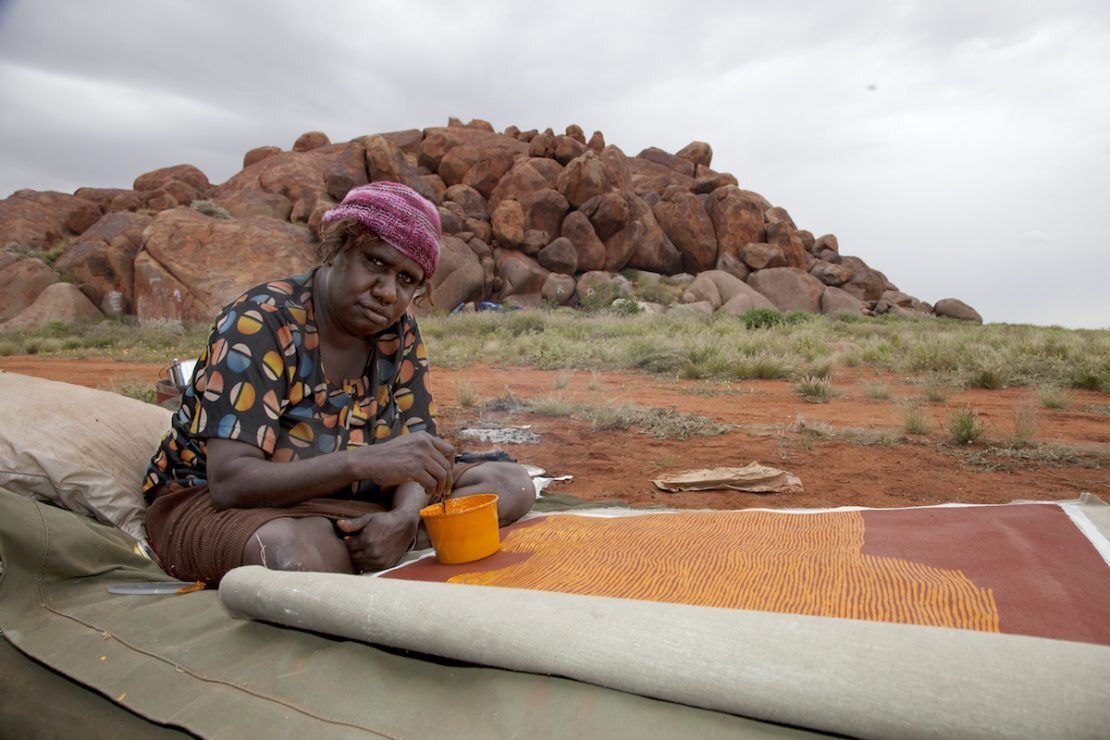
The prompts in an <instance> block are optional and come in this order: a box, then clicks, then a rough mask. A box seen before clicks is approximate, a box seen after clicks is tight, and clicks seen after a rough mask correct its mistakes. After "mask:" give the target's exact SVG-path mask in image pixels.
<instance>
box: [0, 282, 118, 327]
mask: <svg viewBox="0 0 1110 740" xmlns="http://www.w3.org/2000/svg"><path fill="white" fill-rule="evenodd" d="M102 318H104V314H102V313H100V311H99V310H97V308H96V306H94V305H93V304H92V301H90V300H89V299H88V298H87V297H86V296H85V294H84V293H82V292H81V289H80V288H78V287H77V286H76V285H71V284H70V283H53V284H52V285H48V286H46V288H44V289H43V291H42V292H41V293H39V295H38V297H37V298H35V300H34V302H33V303H32V304H31V305H30V306H27V308H25V309H23V310H22V311H20V312H19V313H18V314H16V315H15V316H13V317H12V318H10V319H8V320H7V321H5V322H4V323H2V324H0V331H12V330H16V329H41V328H42V327H44V326H46V325H47V324H53V323H61V324H67V325H69V326H75V325H77V324H87V323H89V322H91V321H96V320H98V319H102Z"/></svg>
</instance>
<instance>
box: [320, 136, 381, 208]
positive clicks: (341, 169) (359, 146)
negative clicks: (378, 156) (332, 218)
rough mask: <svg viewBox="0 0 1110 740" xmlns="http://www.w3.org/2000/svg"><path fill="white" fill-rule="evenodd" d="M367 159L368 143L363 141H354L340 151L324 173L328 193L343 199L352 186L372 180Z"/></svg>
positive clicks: (337, 199) (336, 198)
mask: <svg viewBox="0 0 1110 740" xmlns="http://www.w3.org/2000/svg"><path fill="white" fill-rule="evenodd" d="M382 141H384V139H382ZM366 160H367V155H366V144H365V143H364V142H362V141H357V140H356V141H352V142H351V143H350V144H348V145H347V146H346V148H344V149H343V150H342V151H340V152H339V154H338V155H337V156H336V157H335V159H334V160H332V163H331V164H330V165H328V169H327V172H325V173H324V187H325V189H326V190H327V193H328V195H330V196H331V197H332V198H334V199H335V200H336V201H341V200H343V197H344V196H345V195H347V193H348V192H349V191H350V190H351V189H352V188H357V187H358V186H359V185H365V184H366V183H368V182H370V176H369V174H367V172H366Z"/></svg>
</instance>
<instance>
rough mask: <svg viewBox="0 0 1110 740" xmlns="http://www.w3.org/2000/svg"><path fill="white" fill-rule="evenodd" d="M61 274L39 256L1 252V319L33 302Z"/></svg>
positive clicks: (14, 313)
mask: <svg viewBox="0 0 1110 740" xmlns="http://www.w3.org/2000/svg"><path fill="white" fill-rule="evenodd" d="M56 282H58V276H57V275H56V274H55V273H54V271H53V270H51V269H50V267H49V265H47V264H46V263H45V262H43V261H42V260H41V259H39V258H38V257H34V256H31V255H27V254H19V253H18V252H0V321H6V320H7V319H10V318H12V317H13V316H15V315H17V314H18V313H19V312H20V311H22V310H23V309H25V308H27V307H28V306H30V305H31V304H32V303H34V302H35V299H36V298H38V296H39V294H40V293H42V291H44V290H45V289H46V288H47V287H48V286H50V285H53V284H54V283H56Z"/></svg>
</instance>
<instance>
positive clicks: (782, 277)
mask: <svg viewBox="0 0 1110 740" xmlns="http://www.w3.org/2000/svg"><path fill="white" fill-rule="evenodd" d="M748 285H750V286H751V287H753V288H755V289H756V290H757V291H759V292H760V293H761V294H763V296H764V297H766V298H767V299H768V300H769V301H771V303H773V304H775V308H777V309H779V310H780V311H808V312H810V313H819V312H820V311H821V294H822V293H824V292H825V285H824V283H822V282H821V281H820V280H818V279H817V278H815V277H813V276H812V275H810V274H809V273H806V272H802V271H801V270H798V269H796V268H794V267H773V268H771V269H769V270H759V271H758V272H753V273H752V274H751V275H750V276H749V277H748Z"/></svg>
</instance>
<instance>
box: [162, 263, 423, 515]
mask: <svg viewBox="0 0 1110 740" xmlns="http://www.w3.org/2000/svg"><path fill="white" fill-rule="evenodd" d="M315 275H316V270H315V269H314V270H312V271H310V272H308V273H305V274H303V275H298V276H295V277H291V278H287V279H283V280H275V281H273V282H269V283H265V284H263V285H259V286H256V287H254V288H252V289H250V290H248V291H247V292H246V293H244V294H243V295H241V296H240V297H239V298H237V299H236V300H235V301H233V302H232V303H231V304H229V305H228V306H226V307H225V308H224V309H223V311H221V312H220V315H219V316H218V317H217V318H216V321H215V325H214V328H213V330H212V334H211V335H210V336H209V340H208V346H207V347H206V348H205V350H204V352H203V353H202V354H201V356H200V358H199V360H198V362H197V365H196V368H195V370H194V373H193V377H192V379H191V381H190V383H189V385H187V386H186V388H185V390H184V393H183V395H182V402H181V407H180V409H178V411H177V413H176V414H174V416H173V418H172V422H171V427H170V431H169V432H168V433H167V434H166V435H165V436H164V437H163V438H162V441H161V443H160V445H159V448H158V451H157V452H156V453H155V454H154V456H153V458H152V459H151V461H150V465H149V466H148V468H147V473H146V477H145V479H144V481H143V492H144V495H145V496H146V497H147V501H148V503H149V502H150V501H152V500H153V499H154V498H155V497H157V496H158V495H159V494H161V493H166V492H171V491H177V490H180V489H182V488H186V487H189V486H195V485H200V484H203V483H207V482H208V480H207V471H206V467H207V465H206V461H207V455H206V440H208V439H210V438H218V439H233V440H238V441H241V442H246V443H248V444H252V445H254V446H256V447H258V448H259V449H261V450H262V451H263V452H264V453H265V454H266V457H267V458H268V459H270V460H273V461H275V462H289V461H292V460H298V459H306V458H310V457H313V456H316V455H321V454H325V453H329V452H336V451H339V450H345V449H348V448H351V447H358V446H360V445H367V444H373V443H374V442H381V441H384V440H387V439H391V438H393V437H396V436H398V435H402V434H409V433H411V432H418V431H427V432H429V433H431V434H435V431H436V427H435V405H434V402H433V400H432V394H431V388H430V385H429V379H428V359H427V354H426V351H425V348H424V343H423V341H422V340H421V338H420V332H419V329H418V328H417V324H416V319H415V318H413V317H412V316H411V315H409V314H408V313H406V314H405V315H404V316H402V317H401V319H400V320H398V321H397V323H396V324H394V325H393V326H391V327H389V328H388V329H385V330H384V331H382V332H380V333H379V334H377V335H376V336H375V337H374V339H373V341H374V346H373V351H372V352H371V353H370V357H369V360H368V361H367V364H366V366H365V368H364V369H363V373H362V375H361V376H360V377H358V378H347V379H341V380H332V379H330V378H328V377H327V375H326V374H325V372H324V367H323V365H322V363H321V359H320V357H321V355H320V336H319V333H318V331H317V326H316V320H315V316H314V310H313V309H314V304H313V299H312V283H313V279H314V277H315ZM363 488H364V489H365V490H370V491H372V490H374V489H375V488H376V487H373V486H370V487H365V486H364V487H363ZM359 490H360V487H359V485H358V484H355V485H352V486H351V488H350V490H344V491H337V492H335V493H334V494H333V495H334V496H341V497H351V496H356V495H358V494H359Z"/></svg>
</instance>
